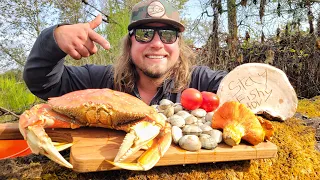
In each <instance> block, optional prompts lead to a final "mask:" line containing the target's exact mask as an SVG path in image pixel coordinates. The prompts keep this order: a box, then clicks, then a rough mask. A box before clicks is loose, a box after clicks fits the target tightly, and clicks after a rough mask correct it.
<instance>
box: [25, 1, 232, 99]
mask: <svg viewBox="0 0 320 180" xmlns="http://www.w3.org/2000/svg"><path fill="white" fill-rule="evenodd" d="M101 21H102V19H101V16H100V15H99V16H97V17H96V18H95V19H94V20H93V21H91V22H89V23H80V24H74V25H57V26H53V27H50V28H48V29H45V30H44V31H43V32H42V33H41V35H40V36H39V37H38V39H37V40H36V42H35V44H34V47H33V48H32V51H31V52H30V55H29V57H28V60H27V63H26V66H25V69H24V80H25V82H26V84H27V86H28V88H29V89H30V91H31V92H32V93H34V94H35V95H37V96H38V97H40V98H42V99H45V100H46V99H48V98H49V97H53V96H60V95H62V94H65V93H68V92H71V91H75V90H80V89H88V88H110V89H115V90H118V91H123V92H127V93H129V94H132V95H134V96H136V97H138V98H140V99H141V100H142V101H144V102H145V103H147V104H149V105H152V104H158V103H159V101H160V100H161V99H164V98H166V99H170V100H172V101H173V102H179V101H180V95H181V91H183V90H184V89H186V88H188V87H193V88H196V89H198V90H200V91H212V92H216V91H217V89H218V86H219V83H220V81H221V80H222V78H223V77H224V76H225V75H226V72H224V71H212V70H211V69H209V68H208V67H205V66H193V64H192V62H193V61H194V55H193V53H192V50H191V49H189V48H188V47H187V46H186V45H185V44H184V42H183V39H182V37H181V33H182V32H183V31H184V30H185V27H184V25H183V24H181V22H180V18H179V13H178V11H177V10H176V9H175V8H173V7H172V6H171V5H170V4H169V3H168V2H166V1H164V0H147V1H142V2H140V3H138V4H136V5H135V6H134V7H133V9H132V14H131V22H130V24H129V26H128V30H129V33H128V35H127V36H126V37H124V40H123V47H122V53H121V54H120V56H119V59H118V60H117V61H116V63H115V65H108V66H97V65H85V66H81V67H76V66H66V65H64V64H63V63H64V58H65V56H66V55H70V56H71V57H72V58H74V59H81V58H82V57H88V56H90V55H92V54H94V53H96V52H97V47H96V46H95V44H94V43H98V44H100V45H101V46H102V47H103V48H104V49H106V50H107V49H109V48H110V45H109V43H108V41H107V40H105V39H104V38H103V37H102V36H100V35H99V34H97V33H96V32H95V31H94V30H93V29H94V28H96V27H97V26H99V24H100V23H101Z"/></svg>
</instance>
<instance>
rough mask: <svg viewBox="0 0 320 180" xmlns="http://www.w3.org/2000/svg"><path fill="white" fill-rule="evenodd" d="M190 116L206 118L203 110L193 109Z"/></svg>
mask: <svg viewBox="0 0 320 180" xmlns="http://www.w3.org/2000/svg"><path fill="white" fill-rule="evenodd" d="M191 114H192V115H194V116H195V117H198V118H202V117H205V116H206V114H207V112H206V111H205V110H204V109H195V110H192V111H191Z"/></svg>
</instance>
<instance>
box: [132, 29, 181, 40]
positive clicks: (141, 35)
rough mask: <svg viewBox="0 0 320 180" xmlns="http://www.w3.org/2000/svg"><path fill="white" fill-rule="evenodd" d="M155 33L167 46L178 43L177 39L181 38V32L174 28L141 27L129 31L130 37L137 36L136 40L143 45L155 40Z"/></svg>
mask: <svg viewBox="0 0 320 180" xmlns="http://www.w3.org/2000/svg"><path fill="white" fill-rule="evenodd" d="M155 32H158V35H159V37H160V39H161V41H162V42H163V43H165V44H172V43H174V42H176V40H177V37H179V31H178V30H177V29H174V28H169V27H141V28H135V29H132V30H130V31H129V36H130V37H131V36H132V35H135V39H136V41H138V42H141V43H148V42H150V41H152V40H153V38H154V35H155V34H156V33H155Z"/></svg>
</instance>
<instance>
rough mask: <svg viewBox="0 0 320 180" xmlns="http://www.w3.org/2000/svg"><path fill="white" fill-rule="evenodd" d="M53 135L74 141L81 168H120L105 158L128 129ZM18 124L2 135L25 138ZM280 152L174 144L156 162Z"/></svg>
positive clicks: (266, 146) (73, 155) (268, 147)
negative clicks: (195, 148) (191, 148)
mask: <svg viewBox="0 0 320 180" xmlns="http://www.w3.org/2000/svg"><path fill="white" fill-rule="evenodd" d="M46 131H47V132H48V134H49V136H50V137H51V138H52V139H53V140H54V141H58V142H73V143H74V144H73V146H72V147H71V150H70V162H71V164H72V165H73V166H74V168H73V170H74V171H77V172H94V171H108V170H116V169H118V168H116V167H114V166H113V165H111V164H109V163H108V162H106V161H105V160H113V159H114V157H115V156H116V154H117V152H118V149H119V146H120V144H121V143H122V140H123V138H124V136H125V132H122V131H115V130H110V129H104V128H89V127H87V128H80V129H75V130H71V129H47V130H46ZM21 138H22V136H21V135H20V132H19V130H18V125H17V124H7V125H4V124H0V139H21ZM142 153H143V151H142V150H141V151H139V152H137V153H135V154H134V155H132V156H131V157H129V158H128V159H127V160H126V161H125V162H136V160H137V158H138V157H139V156H140V155H141V154H142ZM276 155H277V146H276V145H275V144H273V143H271V142H263V143H260V144H258V145H256V146H252V145H249V144H246V143H243V142H242V143H241V144H240V145H238V146H234V147H230V146H228V145H226V144H224V143H220V144H219V145H218V147H217V148H215V149H214V150H204V149H202V150H200V151H196V152H190V151H186V150H183V149H181V148H180V147H178V146H177V145H174V144H172V145H171V147H170V148H169V150H168V151H167V152H166V153H165V155H164V156H163V157H162V158H161V159H160V161H159V162H158V163H157V164H156V166H169V165H183V164H197V163H210V162H221V161H238V160H249V159H261V158H272V157H276Z"/></svg>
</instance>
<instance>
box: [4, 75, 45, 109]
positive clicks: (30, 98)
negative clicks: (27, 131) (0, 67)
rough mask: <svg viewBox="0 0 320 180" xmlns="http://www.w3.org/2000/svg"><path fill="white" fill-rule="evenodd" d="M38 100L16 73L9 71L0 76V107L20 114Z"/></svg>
mask: <svg viewBox="0 0 320 180" xmlns="http://www.w3.org/2000/svg"><path fill="white" fill-rule="evenodd" d="M39 101H40V100H39V99H38V98H37V97H35V96H34V95H33V94H32V93H30V91H29V90H28V89H27V87H26V85H25V84H24V83H23V82H22V81H20V80H19V77H18V76H17V74H16V73H13V72H9V73H6V74H3V75H1V76H0V107H3V108H6V109H8V110H10V111H12V112H15V113H17V114H20V113H22V112H23V111H24V110H25V109H28V108H30V107H31V106H32V105H34V104H35V103H38V102H39Z"/></svg>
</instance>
